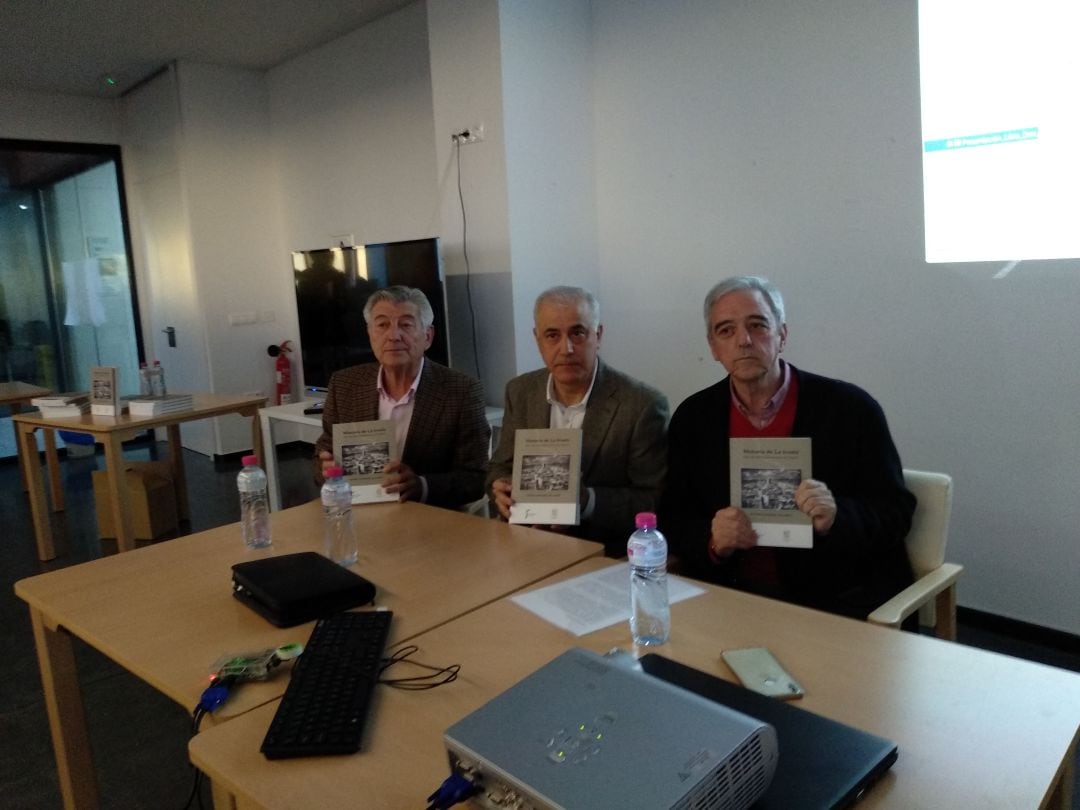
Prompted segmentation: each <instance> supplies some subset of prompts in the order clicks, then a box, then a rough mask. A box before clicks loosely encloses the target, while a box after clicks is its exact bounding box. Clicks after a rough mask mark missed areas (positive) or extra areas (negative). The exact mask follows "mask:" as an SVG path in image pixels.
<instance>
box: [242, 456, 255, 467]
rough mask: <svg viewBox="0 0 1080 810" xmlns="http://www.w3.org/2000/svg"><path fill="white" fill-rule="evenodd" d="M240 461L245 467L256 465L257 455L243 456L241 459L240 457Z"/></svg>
mask: <svg viewBox="0 0 1080 810" xmlns="http://www.w3.org/2000/svg"><path fill="white" fill-rule="evenodd" d="M240 463H241V464H243V465H244V466H245V467H258V466H259V457H258V456H244V457H243V458H242V459H240Z"/></svg>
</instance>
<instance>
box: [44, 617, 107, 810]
mask: <svg viewBox="0 0 1080 810" xmlns="http://www.w3.org/2000/svg"><path fill="white" fill-rule="evenodd" d="M30 620H31V623H32V624H33V627H34V645H35V647H36V648H37V657H38V666H39V667H40V668H41V683H42V687H43V688H44V691H45V708H46V710H47V712H48V715H49V730H50V731H51V733H52V741H53V752H54V754H55V755H56V769H57V772H58V774H59V777H60V794H61V796H62V797H63V800H64V807H66V808H80V810H84V809H85V808H96V807H97V806H98V789H97V780H96V778H95V776H94V764H93V762H92V760H91V758H90V740H89V734H88V732H87V730H86V712H85V711H84V709H83V700H82V692H81V691H80V688H79V676H78V673H77V671H76V669H75V653H74V650H73V648H72V644H71V637H70V636H69V635H68V634H67V633H66V632H64V631H63V630H62V629H60V628H58V627H49V626H48V625H47V623H46V620H45V617H44V616H43V615H42V614H41V611H39V610H37V609H36V608H34V607H31V608H30Z"/></svg>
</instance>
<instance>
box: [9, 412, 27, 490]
mask: <svg viewBox="0 0 1080 810" xmlns="http://www.w3.org/2000/svg"><path fill="white" fill-rule="evenodd" d="M8 407H10V408H11V415H12V416H14V415H15V414H17V413H22V409H23V408H22V403H19V402H9V403H8ZM11 429H12V430H13V431H15V457H16V458H17V459H18V460H19V480H20V481H21V482H22V491H23V492H26V491H27V490H28V489H29V487H28V486H27V484H26V466H25V465H24V464H23V454H22V450H20V449H19V426H18V425H16V424H15V422H14V421H12V423H11Z"/></svg>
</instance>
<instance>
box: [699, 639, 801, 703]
mask: <svg viewBox="0 0 1080 810" xmlns="http://www.w3.org/2000/svg"><path fill="white" fill-rule="evenodd" d="M720 657H721V658H723V659H724V663H725V664H727V665H728V666H729V667H731V671H732V672H734V673H735V675H736V677H738V679H739V681H740V682H741V683H742V685H743V686H745V687H746V688H747V689H752V690H753V691H755V692H760V693H761V694H763V695H768V696H769V697H775V698H780V699H781V700H795V699H796V698H801V697H802V696H803V695H804V694H806V693H805V692H804V691H803V688H802V687H801V686H800V685H799V682H798V681H796V680H795V679H794V678H792V677H791V675H789V674H788V672H787V670H785V669H784V668H783V667H782V666H780V662H779V661H777V660H776V658H774V657H773V654H772V653H771V652H769V651H768V650H767V649H766V648H764V647H746V648H743V649H741V650H724V651H723V652H721V653H720Z"/></svg>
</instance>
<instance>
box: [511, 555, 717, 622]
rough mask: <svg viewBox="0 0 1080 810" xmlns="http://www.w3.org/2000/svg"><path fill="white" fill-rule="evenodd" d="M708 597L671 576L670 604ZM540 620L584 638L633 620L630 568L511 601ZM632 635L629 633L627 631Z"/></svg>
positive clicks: (584, 576) (616, 567) (614, 568)
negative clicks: (698, 597)
mask: <svg viewBox="0 0 1080 810" xmlns="http://www.w3.org/2000/svg"><path fill="white" fill-rule="evenodd" d="M702 593H705V589H704V588H699V587H698V586H697V585H691V584H690V583H689V582H687V581H686V580H685V579H681V578H680V577H674V576H668V601H669V602H670V603H671V604H675V603H676V602H681V601H683V600H684V599H689V598H690V597H692V596H697V595H698V594H702ZM512 599H513V601H515V602H517V603H518V604H519V605H521V606H522V607H523V608H525V609H526V610H529V611H531V612H533V613H535V614H536V615H537V616H539V617H540V618H541V619H546V620H547V621H549V622H551V623H552V624H554V625H555V626H556V627H561V628H562V629H563V630H568V631H569V632H571V633H573V634H574V635H575V636H583V635H585V634H586V633H591V632H593V631H594V630H599V629H601V628H603V627H607V626H608V625H612V624H616V623H618V622H625V621H628V620H629V618H630V564H629V563H623V564H622V565H613V566H611V567H610V568H604V569H603V570H600V571H595V572H593V573H591V574H582V575H581V576H580V577H574V578H573V579H568V580H566V581H565V582H559V583H556V584H555V585H548V586H547V587H545V588H539V589H537V590H535V591H529V592H528V593H523V594H520V595H518V596H514V597H512ZM627 632H629V631H627Z"/></svg>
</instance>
